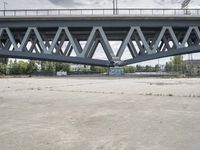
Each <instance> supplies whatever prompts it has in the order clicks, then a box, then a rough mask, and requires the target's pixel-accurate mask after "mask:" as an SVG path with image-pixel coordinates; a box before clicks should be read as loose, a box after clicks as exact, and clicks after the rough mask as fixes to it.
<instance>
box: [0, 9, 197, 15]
mask: <svg viewBox="0 0 200 150" xmlns="http://www.w3.org/2000/svg"><path fill="white" fill-rule="evenodd" d="M72 15H74V16H75V15H81V16H84V15H85V16H88V15H91V16H92V15H100V16H104V15H129V16H145V15H150V16H162V15H164V16H181V15H187V16H198V15H200V9H29V10H22V9H21V10H0V16H72Z"/></svg>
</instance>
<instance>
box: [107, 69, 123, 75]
mask: <svg viewBox="0 0 200 150" xmlns="http://www.w3.org/2000/svg"><path fill="white" fill-rule="evenodd" d="M108 73H109V75H110V76H123V75H124V68H123V67H110V68H109V70H108Z"/></svg>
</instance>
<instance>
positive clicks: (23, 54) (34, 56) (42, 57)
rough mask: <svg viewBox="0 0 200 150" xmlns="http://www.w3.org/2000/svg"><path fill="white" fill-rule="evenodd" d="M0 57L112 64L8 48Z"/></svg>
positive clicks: (84, 63) (104, 61)
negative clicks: (9, 49)
mask: <svg viewBox="0 0 200 150" xmlns="http://www.w3.org/2000/svg"><path fill="white" fill-rule="evenodd" d="M0 57H3V58H18V59H31V60H46V61H56V62H65V63H74V64H83V65H96V66H103V67H109V66H110V65H111V64H110V62H109V61H106V60H97V59H90V58H80V57H68V56H60V55H50V54H38V53H26V52H17V51H8V50H6V49H1V50H0Z"/></svg>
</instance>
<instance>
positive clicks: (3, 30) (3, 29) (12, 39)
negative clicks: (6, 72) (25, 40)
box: [0, 28, 18, 51]
mask: <svg viewBox="0 0 200 150" xmlns="http://www.w3.org/2000/svg"><path fill="white" fill-rule="evenodd" d="M4 32H5V33H6V34H7V35H8V38H9V41H10V42H11V44H10V46H9V48H8V49H10V47H12V49H13V50H14V51H17V50H18V47H17V44H16V41H15V39H14V37H13V35H12V33H11V31H10V29H9V28H1V29H0V37H2V35H3V33H4ZM5 45H6V44H5ZM5 45H4V46H3V48H6V47H5Z"/></svg>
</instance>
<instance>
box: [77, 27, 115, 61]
mask: <svg viewBox="0 0 200 150" xmlns="http://www.w3.org/2000/svg"><path fill="white" fill-rule="evenodd" d="M97 38H98V40H96V39H97ZM98 43H101V45H102V47H103V50H104V52H105V54H106V56H107V58H108V60H113V59H114V58H115V55H114V52H113V50H112V48H111V46H110V43H109V42H108V39H107V37H106V34H105V32H104V31H103V28H102V27H93V29H92V31H91V33H90V35H89V38H88V40H87V43H86V45H85V47H84V49H83V53H82V55H81V56H82V57H89V58H90V57H91V56H92V54H94V51H95V48H96V47H97V45H98Z"/></svg>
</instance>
